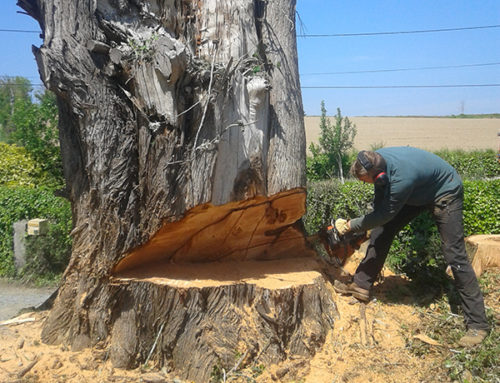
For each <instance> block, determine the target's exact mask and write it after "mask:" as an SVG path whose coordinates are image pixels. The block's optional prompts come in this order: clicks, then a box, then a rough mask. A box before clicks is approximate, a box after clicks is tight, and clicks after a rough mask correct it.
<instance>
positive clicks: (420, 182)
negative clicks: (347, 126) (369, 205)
mask: <svg viewBox="0 0 500 383" xmlns="http://www.w3.org/2000/svg"><path fill="white" fill-rule="evenodd" d="M377 153H379V154H380V155H381V156H382V157H383V158H384V160H385V162H386V163H387V170H386V173H387V177H388V179H389V182H388V184H387V185H385V186H375V200H374V210H373V211H372V212H371V213H369V214H367V215H365V216H363V217H359V218H355V219H353V220H351V230H353V231H365V230H369V229H373V228H374V227H377V226H381V225H384V224H385V223H387V222H389V221H390V220H391V219H392V218H393V217H394V216H396V214H397V213H398V212H399V211H400V210H401V208H402V207H403V206H404V205H412V206H426V205H432V204H433V203H434V202H436V201H438V200H440V199H441V198H443V197H445V196H448V195H449V196H452V195H456V194H458V193H461V192H462V180H461V179H460V176H459V175H458V173H457V171H456V170H455V169H454V168H453V167H452V166H451V165H450V164H448V163H447V162H446V161H444V160H443V159H441V158H440V157H438V156H437V155H435V154H432V153H429V152H426V151H425V150H422V149H417V148H412V147H409V146H401V147H393V148H382V149H379V150H377Z"/></svg>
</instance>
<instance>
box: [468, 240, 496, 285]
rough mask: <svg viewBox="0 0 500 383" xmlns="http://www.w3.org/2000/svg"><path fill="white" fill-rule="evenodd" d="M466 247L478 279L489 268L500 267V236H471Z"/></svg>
mask: <svg viewBox="0 0 500 383" xmlns="http://www.w3.org/2000/svg"><path fill="white" fill-rule="evenodd" d="M465 245H466V249H467V254H468V256H469V259H470V260H471V264H472V268H473V269H474V273H475V274H476V277H478V278H479V277H480V276H481V274H482V273H483V272H484V271H485V270H486V269H488V268H493V267H500V235H497V234H484V235H471V236H469V237H467V238H465Z"/></svg>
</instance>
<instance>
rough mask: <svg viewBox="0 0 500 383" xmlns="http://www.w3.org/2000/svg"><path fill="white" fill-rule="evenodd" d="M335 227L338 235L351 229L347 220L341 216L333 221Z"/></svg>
mask: <svg viewBox="0 0 500 383" xmlns="http://www.w3.org/2000/svg"><path fill="white" fill-rule="evenodd" d="M335 228H336V229H337V231H338V232H339V234H340V235H344V234H345V233H347V232H348V231H350V230H351V226H350V225H349V221H347V220H345V219H343V218H339V219H337V220H336V221H335Z"/></svg>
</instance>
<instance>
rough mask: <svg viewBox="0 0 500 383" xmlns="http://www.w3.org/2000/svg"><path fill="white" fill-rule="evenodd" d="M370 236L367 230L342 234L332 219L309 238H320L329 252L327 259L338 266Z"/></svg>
mask: <svg viewBox="0 0 500 383" xmlns="http://www.w3.org/2000/svg"><path fill="white" fill-rule="evenodd" d="M369 237H370V233H369V232H367V231H364V232H360V233H355V232H352V231H349V232H347V233H346V234H344V235H340V234H339V231H338V230H337V228H336V227H335V223H334V220H332V222H331V224H330V225H329V226H325V227H323V228H321V229H320V231H319V232H318V233H316V234H314V235H312V236H310V237H308V239H316V238H317V239H319V240H320V242H321V244H322V245H323V247H324V248H325V250H326V252H327V254H328V257H327V259H326V260H327V261H328V262H329V263H333V264H334V265H336V266H343V265H344V264H345V262H346V261H347V260H348V259H349V257H351V255H353V254H354V252H355V251H356V250H358V249H359V247H360V246H361V244H362V243H363V242H365V241H366V240H367V239H368V238H369Z"/></svg>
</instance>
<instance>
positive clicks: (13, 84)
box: [0, 81, 45, 87]
mask: <svg viewBox="0 0 500 383" xmlns="http://www.w3.org/2000/svg"><path fill="white" fill-rule="evenodd" d="M2 86H45V85H43V84H33V83H26V84H23V83H13V82H5V83H2V82H1V81H0V87H2Z"/></svg>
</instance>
